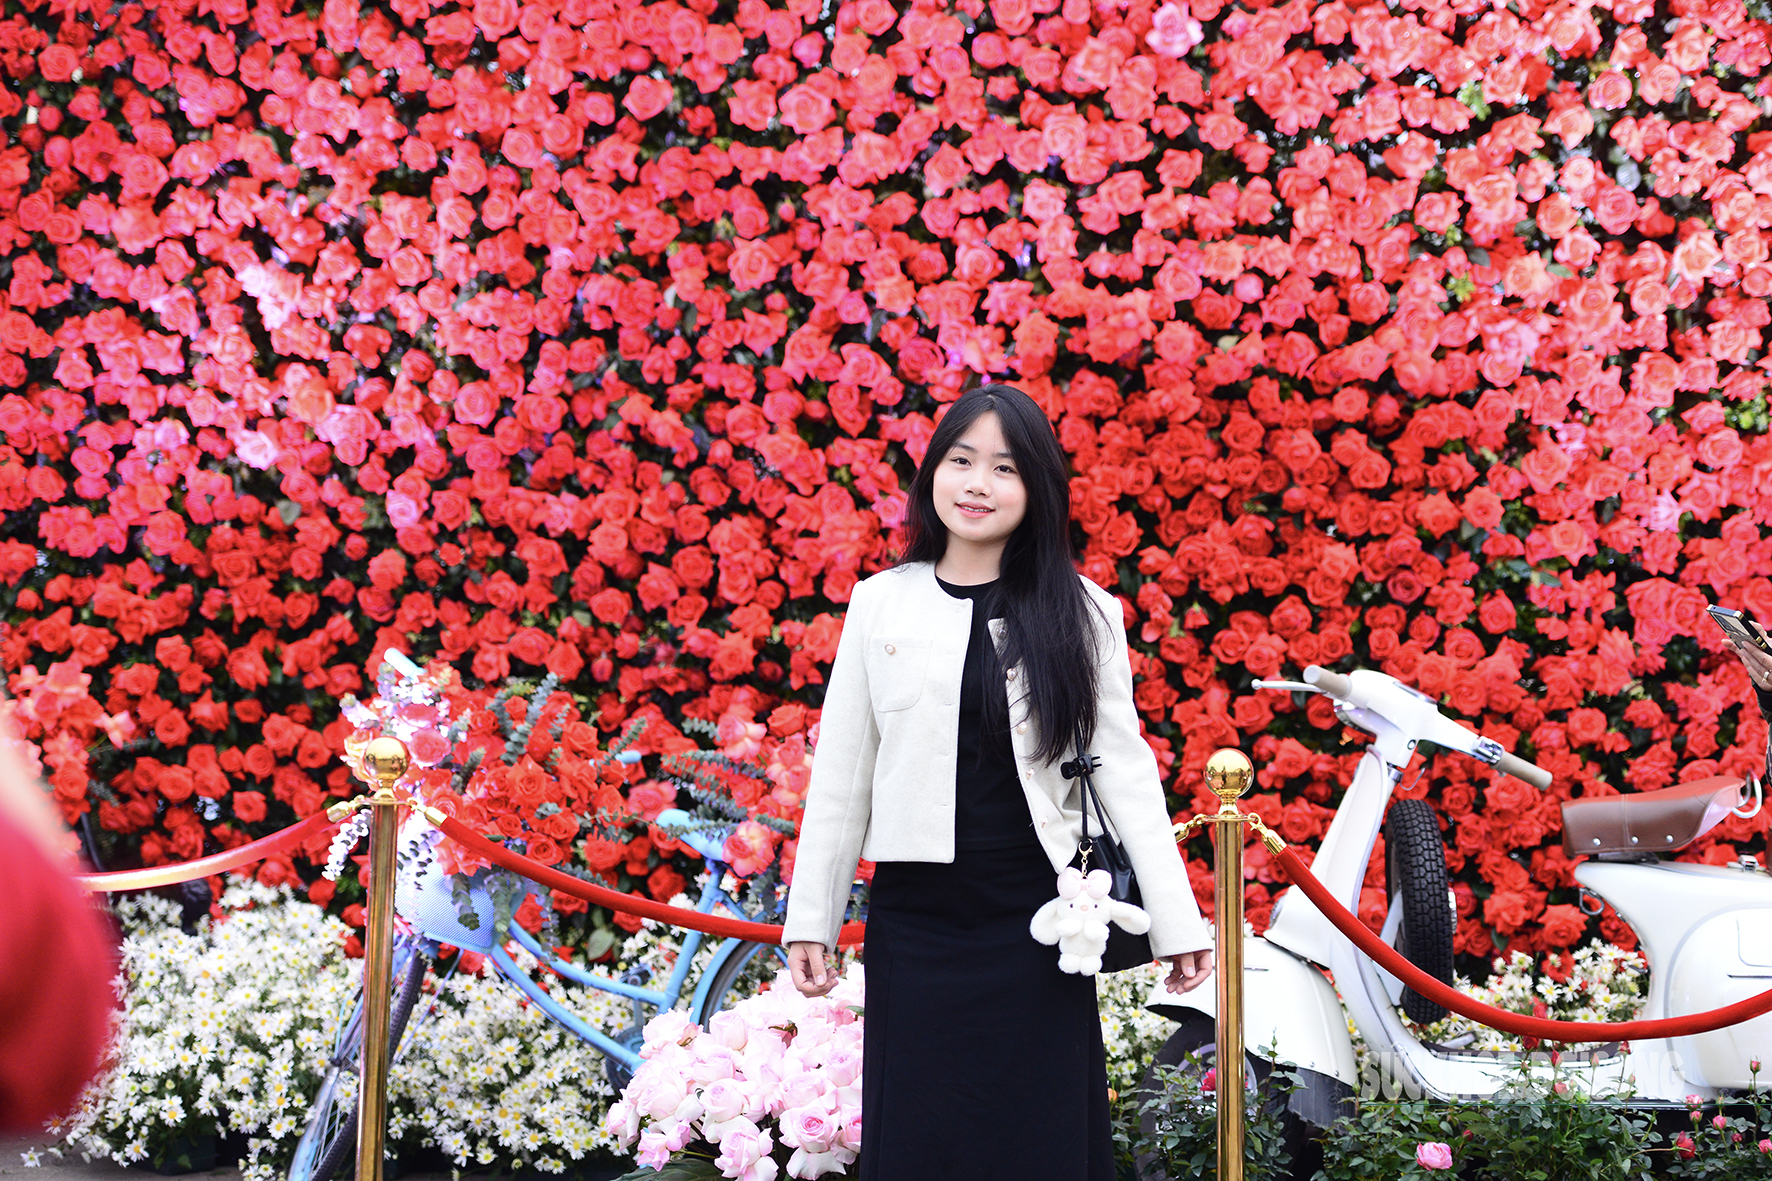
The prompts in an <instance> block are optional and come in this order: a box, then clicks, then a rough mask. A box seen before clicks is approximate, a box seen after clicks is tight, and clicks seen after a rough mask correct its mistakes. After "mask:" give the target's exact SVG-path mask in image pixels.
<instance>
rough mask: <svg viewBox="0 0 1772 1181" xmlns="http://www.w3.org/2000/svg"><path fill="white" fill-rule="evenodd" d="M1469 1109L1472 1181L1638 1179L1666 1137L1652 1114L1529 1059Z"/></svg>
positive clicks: (1467, 1123)
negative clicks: (1544, 1072)
mask: <svg viewBox="0 0 1772 1181" xmlns="http://www.w3.org/2000/svg"><path fill="white" fill-rule="evenodd" d="M1526 1061H1527V1060H1525V1059H1522V1063H1523V1064H1524V1063H1525V1062H1526ZM1558 1087H1561V1088H1562V1090H1558V1089H1557V1088H1558ZM1463 1111H1464V1117H1463V1118H1464V1121H1465V1126H1466V1130H1467V1131H1468V1132H1469V1133H1470V1138H1471V1144H1470V1148H1469V1155H1470V1156H1471V1157H1473V1158H1474V1160H1475V1162H1476V1169H1475V1171H1474V1172H1473V1173H1472V1174H1471V1176H1472V1178H1473V1181H1634V1179H1635V1178H1639V1177H1643V1178H1646V1177H1648V1176H1649V1175H1650V1158H1649V1153H1648V1150H1649V1148H1650V1146H1651V1145H1653V1144H1654V1143H1655V1142H1656V1141H1657V1140H1658V1139H1659V1136H1658V1135H1657V1133H1656V1132H1655V1130H1654V1128H1653V1127H1652V1126H1651V1120H1650V1118H1649V1117H1648V1116H1647V1115H1644V1114H1642V1113H1641V1112H1638V1111H1632V1110H1631V1109H1630V1108H1628V1107H1626V1106H1624V1105H1622V1104H1620V1103H1618V1102H1615V1101H1607V1100H1601V1099H1594V1098H1591V1097H1589V1096H1588V1095H1587V1094H1586V1092H1585V1091H1584V1090H1583V1089H1582V1088H1581V1087H1579V1086H1572V1085H1570V1084H1569V1083H1568V1082H1567V1080H1565V1079H1563V1078H1560V1077H1555V1076H1553V1077H1552V1078H1551V1079H1546V1078H1544V1077H1542V1076H1533V1075H1530V1074H1528V1073H1527V1071H1526V1067H1525V1065H1522V1067H1521V1070H1520V1073H1519V1075H1518V1077H1517V1078H1516V1080H1515V1082H1514V1083H1513V1084H1512V1085H1510V1086H1509V1087H1508V1088H1507V1089H1506V1090H1504V1091H1502V1092H1501V1093H1500V1094H1499V1095H1497V1096H1496V1097H1495V1098H1494V1099H1492V1100H1490V1101H1489V1102H1487V1103H1479V1104H1473V1105H1470V1106H1468V1107H1466V1108H1464V1109H1463Z"/></svg>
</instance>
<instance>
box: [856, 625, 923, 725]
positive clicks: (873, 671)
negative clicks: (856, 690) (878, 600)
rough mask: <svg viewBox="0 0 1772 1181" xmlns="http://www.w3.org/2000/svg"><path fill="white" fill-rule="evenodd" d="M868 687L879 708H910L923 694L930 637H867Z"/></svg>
mask: <svg viewBox="0 0 1772 1181" xmlns="http://www.w3.org/2000/svg"><path fill="white" fill-rule="evenodd" d="M867 669H868V691H869V696H870V697H871V698H872V700H873V704H874V708H875V709H876V710H879V711H882V712H887V713H889V712H892V711H894V710H901V709H909V708H910V707H911V706H913V705H915V704H917V700H918V699H919V698H921V697H922V696H923V681H924V678H925V677H926V676H927V674H928V672H929V640H928V638H927V637H922V636H875V637H873V639H871V640H870V641H868V653H867Z"/></svg>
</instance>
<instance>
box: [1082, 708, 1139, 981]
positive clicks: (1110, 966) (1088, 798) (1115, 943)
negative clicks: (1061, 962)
mask: <svg viewBox="0 0 1772 1181" xmlns="http://www.w3.org/2000/svg"><path fill="white" fill-rule="evenodd" d="M1099 766H1101V759H1100V758H1099V757H1097V756H1095V755H1092V754H1088V753H1087V752H1085V751H1084V749H1083V742H1082V740H1081V738H1079V739H1078V741H1077V757H1076V759H1075V761H1073V762H1068V763H1064V764H1061V765H1060V766H1059V768H1058V770H1059V773H1060V774H1062V775H1063V776H1064V777H1065V778H1066V779H1078V780H1081V781H1082V787H1083V840H1082V842H1081V844H1080V845H1079V846H1078V850H1077V852H1078V855H1079V857H1080V859H1081V861H1082V865H1081V869H1082V870H1083V872H1084V873H1088V872H1089V871H1090V870H1091V869H1102V870H1106V871H1107V874H1108V876H1109V877H1110V878H1112V879H1113V884H1112V885H1111V886H1110V887H1109V888H1108V896H1109V897H1111V898H1113V899H1114V900H1115V901H1116V902H1130V903H1131V904H1132V905H1133V906H1139V905H1141V898H1140V896H1139V892H1138V878H1137V876H1136V875H1134V874H1133V872H1132V858H1130V857H1128V856H1127V855H1126V850H1125V848H1124V847H1123V846H1122V845H1121V844H1120V842H1119V841H1118V840H1116V839H1115V838H1114V835H1113V833H1112V831H1110V830H1109V828H1108V824H1107V812H1106V811H1105V810H1104V809H1103V808H1102V806H1101V797H1100V796H1098V795H1096V794H1095V781H1094V780H1093V779H1092V778H1091V777H1090V772H1091V771H1093V770H1094V769H1095V768H1097V767H1099ZM1091 811H1094V813H1095V823H1096V825H1097V827H1098V828H1099V829H1100V832H1098V833H1097V834H1095V835H1093V836H1091V835H1090V833H1089V813H1090V812H1091ZM1091 862H1093V863H1094V864H1093V865H1092V864H1091ZM1154 958H1156V957H1155V956H1153V955H1152V954H1151V941H1150V937H1149V936H1148V935H1134V934H1133V933H1132V932H1130V931H1127V930H1124V929H1123V928H1121V927H1120V925H1119V924H1118V923H1109V924H1108V941H1107V947H1106V948H1105V949H1104V950H1103V951H1102V953H1101V970H1102V971H1103V972H1124V971H1126V970H1127V969H1128V968H1140V967H1143V966H1144V965H1145V964H1148V963H1150V962H1151V961H1152V960H1153V959H1154Z"/></svg>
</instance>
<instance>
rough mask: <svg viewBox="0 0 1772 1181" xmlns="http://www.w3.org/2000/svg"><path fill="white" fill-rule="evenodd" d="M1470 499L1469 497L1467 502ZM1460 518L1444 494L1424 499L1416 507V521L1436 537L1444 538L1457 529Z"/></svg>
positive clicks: (1438, 493) (1437, 493) (1435, 494)
mask: <svg viewBox="0 0 1772 1181" xmlns="http://www.w3.org/2000/svg"><path fill="white" fill-rule="evenodd" d="M1468 499H1469V498H1468V497H1467V498H1466V500H1467V501H1468ZM1458 518H1459V513H1458V510H1457V509H1456V508H1454V507H1453V506H1452V502H1451V501H1450V500H1447V499H1446V494H1445V493H1443V492H1436V493H1434V494H1433V495H1432V496H1427V497H1423V498H1422V499H1421V500H1420V501H1419V502H1417V503H1416V505H1415V519H1416V521H1417V522H1418V523H1419V524H1420V525H1421V527H1422V528H1423V529H1426V530H1427V531H1428V532H1429V533H1431V534H1432V535H1433V536H1435V537H1441V536H1444V535H1445V534H1447V533H1450V532H1452V530H1453V529H1455V528H1457V526H1458Z"/></svg>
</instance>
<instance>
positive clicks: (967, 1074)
mask: <svg viewBox="0 0 1772 1181" xmlns="http://www.w3.org/2000/svg"><path fill="white" fill-rule="evenodd" d="M994 585H995V584H991V583H987V584H985V585H982V586H969V587H967V586H953V585H950V584H948V583H946V582H943V583H942V584H941V586H942V589H943V590H945V591H947V592H948V593H949V594H950V595H954V596H955V597H957V598H970V599H972V600H973V622H972V637H971V641H970V643H969V644H968V646H967V649H966V664H965V671H964V673H963V675H962V679H961V689H960V728H959V747H958V755H959V760H958V764H957V767H958V769H957V772H956V783H955V793H956V794H955V801H954V816H955V842H954V843H955V850H954V861H953V864H951V865H944V864H939V863H934V862H920V861H894V862H882V863H880V864H879V865H877V866H876V867H875V870H874V880H873V887H872V891H871V893H870V895H869V904H868V925H867V945H866V962H867V973H866V980H867V1001H866V1014H865V1022H864V1027H863V1028H864V1032H863V1038H864V1042H863V1059H862V1061H863V1075H862V1140H861V1161H860V1176H861V1181H944V1179H947V1178H952V1179H953V1181H995V1179H1000V1181H1113V1177H1114V1156H1113V1134H1112V1128H1111V1125H1110V1122H1109V1116H1108V1091H1107V1064H1106V1058H1105V1056H1104V1053H1103V1050H1102V1042H1101V1022H1100V1018H1099V1016H1098V1014H1097V1011H1096V1003H1095V980H1094V978H1093V977H1090V976H1073V975H1068V974H1066V973H1063V972H1060V971H1059V970H1058V949H1057V948H1056V947H1047V946H1045V945H1043V944H1040V943H1037V942H1035V941H1034V937H1033V936H1032V935H1030V934H1029V933H1028V922H1029V920H1030V919H1032V918H1033V914H1034V911H1036V910H1038V909H1039V908H1040V907H1041V906H1042V905H1044V904H1045V903H1046V902H1047V901H1049V900H1050V899H1052V898H1053V897H1054V896H1055V895H1056V893H1057V889H1056V880H1057V875H1056V874H1055V873H1054V872H1053V869H1052V863H1051V862H1050V861H1048V860H1047V858H1046V854H1045V852H1044V851H1043V849H1042V848H1041V846H1040V843H1039V839H1038V838H1037V837H1036V836H1035V834H1034V828H1033V822H1032V819H1031V817H1030V816H1029V813H1028V808H1027V799H1026V797H1025V796H1024V795H1023V794H1022V788H1021V784H1020V782H1019V779H1018V777H1017V775H1016V770H1015V756H1014V753H1013V751H1012V749H1011V747H1010V744H1009V734H1008V729H1007V707H1006V703H1005V702H1004V700H1003V698H1004V686H1003V681H1002V680H1001V677H1000V676H998V677H996V678H992V684H991V685H990V686H989V688H990V690H991V691H993V692H995V693H996V694H997V696H998V700H997V702H996V706H997V708H995V709H993V710H990V711H987V710H986V709H985V708H984V706H985V699H984V694H985V692H986V688H987V686H986V677H985V645H988V644H989V643H990V642H991V640H990V633H989V631H988V630H986V626H985V618H984V616H985V611H984V609H983V607H982V605H981V603H980V602H979V600H980V598H981V597H982V596H985V595H987V594H988V593H989V591H990V590H991V588H992V586H994ZM987 717H988V718H990V719H992V720H993V721H994V722H996V723H997V725H996V726H992V727H987V725H986V721H985V719H986V718H987Z"/></svg>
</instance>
